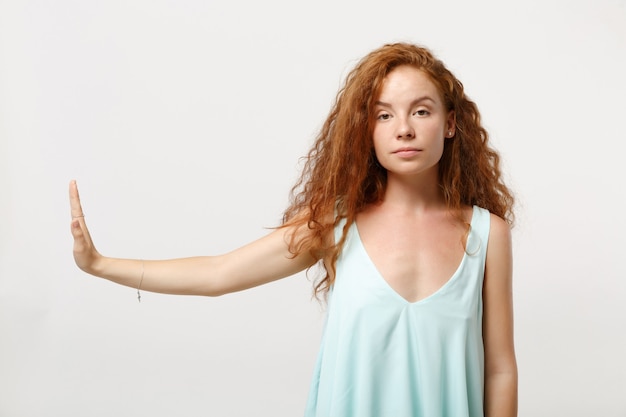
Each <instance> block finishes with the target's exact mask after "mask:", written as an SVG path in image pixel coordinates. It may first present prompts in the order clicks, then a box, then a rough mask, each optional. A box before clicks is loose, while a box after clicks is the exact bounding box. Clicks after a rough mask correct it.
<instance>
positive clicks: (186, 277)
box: [85, 256, 223, 295]
mask: <svg viewBox="0 0 626 417" xmlns="http://www.w3.org/2000/svg"><path fill="white" fill-rule="evenodd" d="M217 265H218V262H217V258H216V257H209V256H202V257H193V258H181V259H169V260H158V261H152V260H150V261H148V260H139V259H119V258H109V257H104V256H103V257H100V258H99V259H98V261H97V262H95V263H94V265H93V267H92V268H90V269H89V270H85V272H87V273H89V274H91V275H95V276H97V277H101V278H105V279H108V280H110V281H112V282H115V283H117V284H120V285H125V286H127V287H132V288H139V286H140V283H141V290H144V291H151V292H159V293H165V294H186V295H219V294H221V293H223V291H222V290H221V289H220V285H219V284H218V282H219V279H218V278H219V273H218V272H217ZM142 277H143V278H142Z"/></svg>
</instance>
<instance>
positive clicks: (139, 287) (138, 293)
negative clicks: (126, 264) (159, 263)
mask: <svg viewBox="0 0 626 417" xmlns="http://www.w3.org/2000/svg"><path fill="white" fill-rule="evenodd" d="M143 273H144V265H143V259H142V260H141V278H140V279H139V286H138V287H137V301H138V302H140V303H141V293H140V292H139V290H140V289H141V283H142V282H143Z"/></svg>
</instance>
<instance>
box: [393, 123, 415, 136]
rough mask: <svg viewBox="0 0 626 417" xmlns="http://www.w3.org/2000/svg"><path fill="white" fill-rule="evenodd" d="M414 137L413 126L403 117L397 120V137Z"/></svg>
mask: <svg viewBox="0 0 626 417" xmlns="http://www.w3.org/2000/svg"><path fill="white" fill-rule="evenodd" d="M414 137H415V131H414V130H413V127H412V126H411V124H410V123H409V121H408V120H407V119H405V118H402V119H400V120H399V121H398V127H397V132H396V138H397V139H400V140H402V139H413V138H414Z"/></svg>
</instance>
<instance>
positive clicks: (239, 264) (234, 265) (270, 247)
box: [203, 227, 317, 295]
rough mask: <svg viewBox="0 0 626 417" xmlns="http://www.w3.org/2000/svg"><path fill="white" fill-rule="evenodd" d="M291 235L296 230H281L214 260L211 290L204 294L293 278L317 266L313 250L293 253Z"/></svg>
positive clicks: (218, 293)
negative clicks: (292, 276)
mask: <svg viewBox="0 0 626 417" xmlns="http://www.w3.org/2000/svg"><path fill="white" fill-rule="evenodd" d="M291 233H296V229H294V227H282V228H278V229H276V230H274V231H272V232H271V233H269V234H268V235H266V236H264V237H262V238H260V239H258V240H255V241H253V242H251V243H249V244H247V245H245V246H242V247H241V248H238V249H235V250H233V251H231V252H229V253H226V254H224V255H220V256H216V257H214V258H213V262H214V264H213V265H214V268H212V274H213V277H211V280H210V282H211V287H210V288H206V289H205V290H204V291H203V292H205V293H206V294H207V295H221V294H226V293H230V292H235V291H241V290H245V289H248V288H251V287H255V286H258V285H262V284H266V283H268V282H271V281H275V280H278V279H281V278H284V277H287V276H290V275H293V274H295V273H298V272H300V271H302V270H304V269H306V268H308V267H310V266H311V265H313V264H315V263H316V262H317V259H316V258H315V257H313V255H311V254H310V253H309V251H303V252H302V253H299V254H298V255H296V256H294V255H293V254H292V253H291V252H290V251H289V238H290V236H291ZM304 233H306V231H305V232H304Z"/></svg>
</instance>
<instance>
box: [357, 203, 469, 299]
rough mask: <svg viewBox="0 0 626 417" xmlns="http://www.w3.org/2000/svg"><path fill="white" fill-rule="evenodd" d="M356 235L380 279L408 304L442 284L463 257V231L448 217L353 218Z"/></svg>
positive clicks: (434, 290) (422, 297) (465, 230)
mask: <svg viewBox="0 0 626 417" xmlns="http://www.w3.org/2000/svg"><path fill="white" fill-rule="evenodd" d="M355 227H356V229H357V235H358V238H359V239H360V241H361V244H362V245H363V248H364V249H365V251H366V253H367V256H368V257H369V258H370V260H371V261H372V263H373V265H374V266H375V268H376V269H377V271H378V273H379V274H380V276H381V278H382V279H384V280H385V281H386V282H387V284H389V286H390V287H391V288H392V289H393V290H394V291H395V292H397V293H398V295H400V296H401V297H403V298H404V299H405V300H407V301H409V302H415V301H418V300H421V299H424V298H426V297H428V296H430V295H432V294H433V293H435V292H436V291H437V290H438V289H439V288H441V287H442V286H443V285H445V284H446V282H448V281H449V280H450V278H452V276H453V275H454V273H455V271H456V270H457V269H458V267H459V265H460V263H461V261H462V260H463V257H464V255H465V248H464V244H465V236H466V234H467V227H466V225H464V224H463V223H461V222H458V221H457V222H455V221H453V220H451V219H450V218H448V217H445V218H437V217H433V218H424V219H420V220H416V219H408V218H404V219H399V218H397V217H388V216H367V215H365V216H361V217H359V218H357V223H356V226H355Z"/></svg>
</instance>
